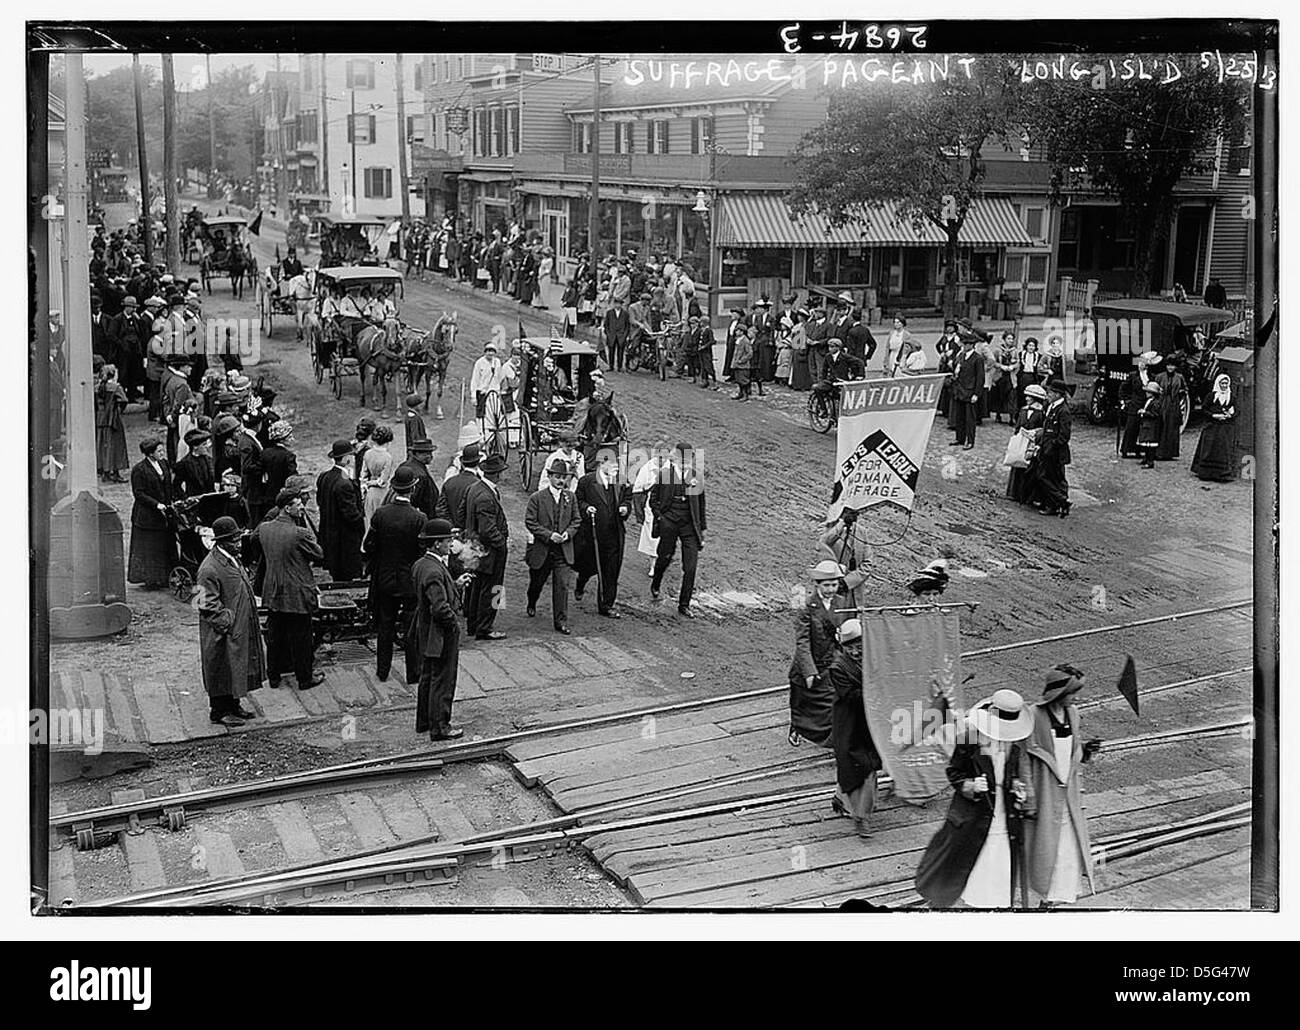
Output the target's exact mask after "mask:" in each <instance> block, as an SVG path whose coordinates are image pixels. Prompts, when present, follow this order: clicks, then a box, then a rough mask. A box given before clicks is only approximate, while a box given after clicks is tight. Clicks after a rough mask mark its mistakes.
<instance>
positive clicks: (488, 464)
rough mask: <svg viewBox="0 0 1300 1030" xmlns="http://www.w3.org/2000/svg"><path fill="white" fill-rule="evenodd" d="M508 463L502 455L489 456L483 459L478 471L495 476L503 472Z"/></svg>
mask: <svg viewBox="0 0 1300 1030" xmlns="http://www.w3.org/2000/svg"><path fill="white" fill-rule="evenodd" d="M507 464H508V462H507V461H506V459H505V455H503V454H489V455H488V456H487V457H486V458H484V459H483V464H481V465H480V466H479V469H480V471H482V472H487V473H490V474H491V475H496V474H497V473H498V472H504V471H505V470H506V465H507Z"/></svg>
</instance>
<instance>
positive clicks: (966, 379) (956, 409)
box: [948, 336, 984, 451]
mask: <svg viewBox="0 0 1300 1030" xmlns="http://www.w3.org/2000/svg"><path fill="white" fill-rule="evenodd" d="M951 375H952V407H953V414H954V415H955V416H956V418H955V419H954V422H955V425H954V428H955V429H956V430H957V439H956V440H954V441H953V442H952V443H951V444H949V445H948V446H950V447H957V446H960V447H961V448H962V450H966V451H969V450H970V449H971V448H972V447H974V446H975V422H976V419H977V418H978V416H979V403H980V396H979V395H980V391H981V390H982V389H984V356H983V355H982V354H981V353H980V352H979V351H977V350H976V349H975V337H974V336H966V337H964V338H963V339H962V341H961V350H960V351H959V352H958V353H957V356H956V357H955V358H954V359H953V364H952V373H951Z"/></svg>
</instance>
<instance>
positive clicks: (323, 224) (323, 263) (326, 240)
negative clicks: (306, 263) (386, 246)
mask: <svg viewBox="0 0 1300 1030" xmlns="http://www.w3.org/2000/svg"><path fill="white" fill-rule="evenodd" d="M319 223H320V267H321V268H334V267H337V266H339V265H383V264H386V262H385V261H384V260H383V258H382V256H381V255H380V252H379V248H380V246H381V244H382V243H383V241H384V235H385V233H386V232H387V229H388V223H387V222H385V221H384V220H383V219H382V218H375V217H373V216H371V215H320V216H319Z"/></svg>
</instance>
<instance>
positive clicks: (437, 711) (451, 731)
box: [411, 519, 465, 740]
mask: <svg viewBox="0 0 1300 1030" xmlns="http://www.w3.org/2000/svg"><path fill="white" fill-rule="evenodd" d="M451 537H452V530H451V523H450V522H448V521H447V520H446V519H430V520H429V521H428V522H427V523H425V526H424V528H423V529H422V530H421V532H420V534H419V537H418V539H419V542H420V544H421V545H422V546H424V547H425V548H427V550H426V551H425V553H424V555H423V557H421V558H419V559H417V560H416V562H415V565H414V566H413V568H412V570H411V577H412V581H413V589H414V591H415V599H416V610H415V620H414V622H413V624H412V636H413V648H412V649H413V650H415V651H416V652H417V653H418V654H419V655H420V686H419V691H418V694H417V701H416V706H415V732H416V733H428V734H429V739H430V740H455V739H456V738H457V737H463V736H464V735H465V731H464V730H462V729H459V728H458V727H455V726H452V724H451V705H452V702H453V701H454V700H455V698H456V673H457V672H458V671H459V666H460V624H459V623H458V622H457V621H456V610H457V608H459V607H460V590H459V587H458V585H457V581H456V580H454V579H452V576H451V570H450V569H448V567H447V560H448V556H449V555H450V554H451Z"/></svg>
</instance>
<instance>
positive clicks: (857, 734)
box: [827, 619, 882, 840]
mask: <svg viewBox="0 0 1300 1030" xmlns="http://www.w3.org/2000/svg"><path fill="white" fill-rule="evenodd" d="M836 637H837V638H838V640H839V645H840V646H839V649H838V650H837V652H836V654H835V659H834V661H832V662H831V666H830V669H829V670H828V672H827V678H828V679H829V680H830V685H831V689H832V690H834V692H835V702H834V704H833V706H832V708H831V746H832V747H833V748H834V749H835V782H836V791H835V796H834V797H833V798H832V799H831V808H833V809H834V810H835V811H836V812H839V813H840V814H841V815H847V816H849V817H850V818H851V819H852V820H853V829H854V830H855V831H856V832H857V835H858V836H859V837H861V838H863V839H864V840H865V839H867V838H868V837H870V836H871V832H870V830H868V829H867V820H869V819H870V818H871V813H872V812H873V811H875V808H876V774H877V773H878V772H879V771H880V769H881V765H882V763H881V761H880V754H879V752H877V750H876V745H875V743H874V742H873V741H872V739H871V730H870V729H869V728H868V726H867V712H866V709H865V708H864V707H863V704H862V623H861V622H859V621H858V620H857V619H849V620H848V621H847V622H845V623H844V624H843V625H842V626H840V628H839V631H838V632H837V634H836Z"/></svg>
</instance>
